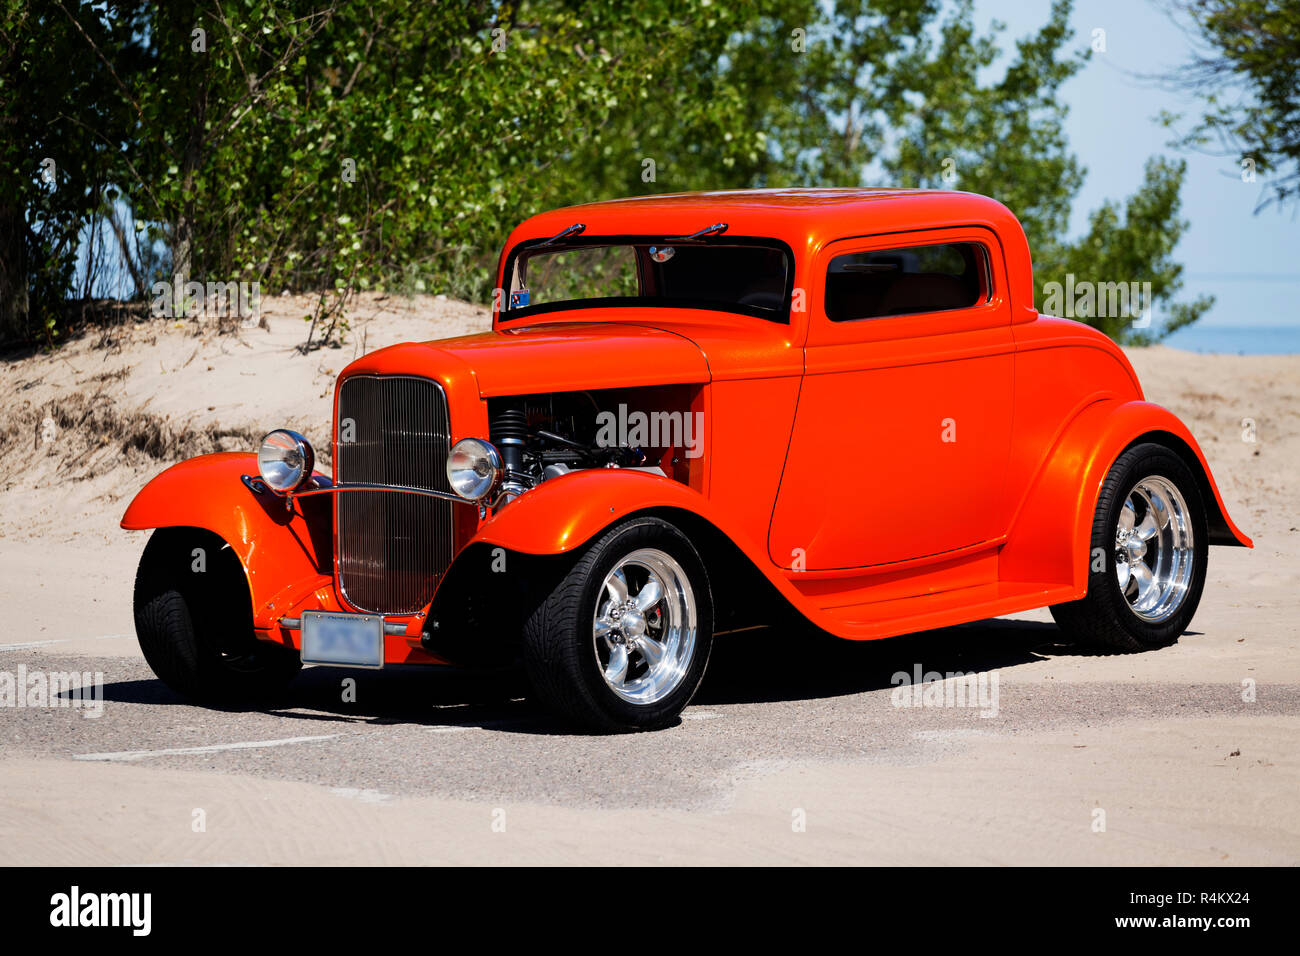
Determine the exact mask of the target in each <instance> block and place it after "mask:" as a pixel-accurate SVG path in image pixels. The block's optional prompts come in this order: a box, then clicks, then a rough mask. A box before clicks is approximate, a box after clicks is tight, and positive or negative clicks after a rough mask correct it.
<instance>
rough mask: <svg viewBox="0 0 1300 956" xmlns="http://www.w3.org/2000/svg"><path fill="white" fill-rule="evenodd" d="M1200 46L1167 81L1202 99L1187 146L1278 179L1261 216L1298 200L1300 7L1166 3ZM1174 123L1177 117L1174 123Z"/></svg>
mask: <svg viewBox="0 0 1300 956" xmlns="http://www.w3.org/2000/svg"><path fill="white" fill-rule="evenodd" d="M1167 7H1168V8H1169V9H1170V11H1171V13H1172V14H1173V15H1174V18H1175V20H1176V21H1179V22H1182V23H1184V24H1186V25H1187V26H1188V27H1189V30H1188V33H1189V34H1190V35H1191V36H1192V37H1193V38H1195V40H1197V41H1198V47H1197V49H1196V51H1195V53H1194V55H1193V57H1192V59H1191V61H1190V62H1189V63H1187V64H1186V65H1185V66H1184V67H1183V68H1182V69H1181V70H1179V71H1178V73H1176V74H1174V75H1173V76H1171V77H1167V79H1168V80H1170V81H1171V82H1172V83H1174V84H1175V85H1177V86H1179V87H1181V88H1183V89H1186V90H1189V91H1191V92H1193V93H1196V94H1198V95H1201V96H1203V97H1204V98H1205V112H1204V115H1203V116H1202V117H1201V120H1200V121H1199V122H1198V123H1197V124H1196V126H1195V127H1194V128H1193V129H1192V131H1191V132H1189V133H1188V134H1186V135H1185V136H1183V137H1182V138H1181V139H1180V143H1181V145H1183V146H1187V147H1194V148H1199V149H1206V150H1211V151H1217V152H1219V153H1221V154H1224V155H1231V156H1233V157H1234V158H1235V159H1236V160H1237V161H1238V162H1239V163H1240V165H1241V169H1242V172H1243V175H1246V176H1249V175H1253V174H1255V173H1273V174H1274V175H1273V177H1272V178H1271V179H1270V180H1268V182H1267V189H1266V190H1265V192H1264V194H1263V198H1262V199H1261V201H1260V204H1259V206H1257V207H1256V211H1257V212H1258V211H1259V209H1261V208H1263V207H1264V206H1266V205H1268V204H1269V203H1270V202H1277V203H1281V204H1287V203H1291V202H1294V201H1295V200H1296V199H1297V197H1300V4H1298V3H1296V2H1295V0H1169V2H1168V3H1167ZM1171 119H1172V118H1171Z"/></svg>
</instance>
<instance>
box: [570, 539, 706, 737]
mask: <svg viewBox="0 0 1300 956" xmlns="http://www.w3.org/2000/svg"><path fill="white" fill-rule="evenodd" d="M643 548H654V549H657V550H660V551H663V552H665V553H667V554H668V555H670V556H671V557H672V558H673V560H675V561H676V562H677V563H678V564H679V565H681V567H682V570H683V571H685V572H686V575H687V578H688V579H689V580H690V585H691V590H692V592H693V593H694V598H695V606H696V618H697V621H696V633H695V647H694V650H693V652H692V656H691V663H690V667H689V668H688V669H687V672H686V674H685V676H684V677H683V678H682V680H681V683H680V684H678V685H677V687H676V688H675V689H674V690H673V692H672V693H671V694H669V695H668V696H667V697H664V698H662V699H661V700H657V701H655V702H654V703H653V704H633V703H631V702H629V701H626V700H624V699H623V698H621V697H619V696H618V695H617V694H615V693H614V691H613V690H611V689H610V687H609V685H608V684H606V683H605V678H604V676H603V675H602V673H601V670H600V666H599V660H598V658H597V656H596V651H595V645H594V637H593V634H592V620H593V618H594V616H595V613H596V609H597V607H598V604H599V601H600V598H601V592H602V590H603V586H604V581H605V577H606V575H608V574H609V572H610V571H612V570H613V569H614V567H615V566H616V565H617V564H618V563H619V561H621V560H622V559H623V558H625V557H627V556H628V555H629V554H631V553H632V552H634V551H639V550H641V549H643ZM592 556H593V563H592V564H591V567H590V571H589V573H588V574H587V579H586V581H585V582H584V584H583V586H582V591H581V598H580V601H579V606H578V608H577V613H576V615H575V620H574V621H573V624H572V627H573V640H574V641H575V643H576V650H577V655H578V657H577V664H578V673H579V677H580V679H581V681H582V684H583V690H584V692H585V694H586V696H588V698H589V699H590V700H592V701H594V702H595V703H596V704H597V706H598V707H599V709H600V710H601V711H603V712H604V713H605V714H607V715H608V716H609V718H610V720H611V721H613V722H614V723H617V724H619V725H622V726H626V727H653V726H661V725H662V723H663V722H664V721H665V719H670V718H671V717H672V716H675V715H676V714H677V713H679V712H680V711H681V710H682V709H683V708H685V707H686V705H687V704H688V703H690V700H691V698H692V697H694V696H695V692H696V690H698V689H699V685H700V681H701V680H702V679H703V677H704V671H705V668H706V667H707V666H708V661H709V654H710V651H711V650H712V645H713V621H714V615H713V596H712V591H711V588H710V586H709V577H708V572H707V570H706V569H705V567H704V562H703V561H702V560H701V559H700V556H699V553H698V552H697V551H696V550H695V547H694V546H693V545H692V544H691V542H690V541H689V539H687V537H686V536H685V535H684V534H683V533H682V532H681V530H680V529H678V528H677V527H676V526H675V525H673V524H670V523H669V522H667V521H663V520H661V519H658V518H639V519H633V520H632V521H629V522H627V523H626V524H623V525H620V526H619V527H617V528H615V529H613V530H612V531H610V532H609V533H608V534H606V535H605V536H604V537H603V538H601V539H600V540H599V541H598V542H597V543H596V544H595V545H594V546H593V555H592Z"/></svg>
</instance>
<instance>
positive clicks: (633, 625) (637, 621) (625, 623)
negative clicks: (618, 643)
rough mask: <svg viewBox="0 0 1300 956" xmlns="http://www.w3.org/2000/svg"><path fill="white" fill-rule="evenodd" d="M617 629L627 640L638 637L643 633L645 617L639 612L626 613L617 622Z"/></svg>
mask: <svg viewBox="0 0 1300 956" xmlns="http://www.w3.org/2000/svg"><path fill="white" fill-rule="evenodd" d="M618 629H619V630H620V631H622V632H623V636H624V637H626V638H627V639H628V640H633V639H634V638H638V637H640V636H641V635H642V634H644V633H645V615H644V614H642V613H641V612H640V611H627V612H625V613H624V614H623V616H622V617H621V618H619V621H618Z"/></svg>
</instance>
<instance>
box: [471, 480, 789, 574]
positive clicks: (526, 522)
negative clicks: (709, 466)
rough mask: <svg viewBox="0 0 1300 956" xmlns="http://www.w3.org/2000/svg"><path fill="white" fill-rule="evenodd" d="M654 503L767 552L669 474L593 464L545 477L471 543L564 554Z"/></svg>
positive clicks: (751, 551)
mask: <svg viewBox="0 0 1300 956" xmlns="http://www.w3.org/2000/svg"><path fill="white" fill-rule="evenodd" d="M653 508H676V509H681V510H684V511H689V512H691V513H693V514H695V515H698V516H699V517H701V518H703V519H704V520H706V521H708V522H709V523H710V524H712V525H714V526H715V527H717V528H718V529H719V530H720V531H722V532H723V533H724V534H727V536H728V537H730V538H731V540H732V541H733V542H735V544H736V545H737V546H738V547H740V549H741V550H742V551H744V552H745V553H746V554H747V555H748V556H749V558H750V560H751V561H754V559H755V556H756V555H759V554H765V553H766V552H765V551H763V550H762V549H761V548H758V547H756V546H755V544H754V542H752V541H748V540H742V539H741V538H740V537H738V536H737V535H735V534H734V533H733V531H734V529H729V528H728V527H727V526H726V524H725V523H724V522H723V520H720V516H719V515H718V514H717V509H716V508H715V507H714V506H713V504H712V502H710V501H709V499H708V498H706V497H704V496H703V495H702V494H700V493H699V492H698V491H695V490H693V489H691V488H688V487H687V486H686V485H683V484H682V483H681V482H678V481H673V480H672V479H671V478H664V477H662V476H660V475H652V474H646V473H645V472H642V471H633V470H630V469H621V468H592V469H588V470H584V471H575V472H573V473H571V474H568V475H564V476H562V477H559V478H552V479H551V480H550V481H545V482H543V483H542V484H540V485H538V486H537V487H536V488H534V489H532V490H531V491H529V492H527V493H526V494H523V495H520V496H519V497H518V498H517V499H515V500H514V501H513V502H511V503H510V504H509V505H508V506H506V507H505V508H502V509H501V510H500V511H499V512H498V513H497V514H496V515H494V516H493V517H492V518H490V519H489V520H488V521H485V522H484V523H483V524H482V525H480V526H479V529H478V533H477V534H475V536H474V538H473V539H472V541H471V542H470V543H471V544H474V543H480V542H481V543H486V544H492V545H499V546H501V547H503V548H506V549H507V550H510V551H520V552H523V553H525V554H564V553H566V552H569V551H573V550H575V549H577V548H579V547H581V546H582V545H583V544H585V543H586V542H588V541H590V540H591V539H592V538H593V537H595V535H596V534H597V533H599V532H600V531H601V530H603V529H604V528H606V527H608V526H609V525H610V524H612V523H614V522H615V521H618V520H620V519H622V518H625V517H627V516H628V515H630V514H632V513H633V512H637V511H646V510H649V509H653ZM759 563H760V562H758V561H755V564H759ZM764 563H765V562H764Z"/></svg>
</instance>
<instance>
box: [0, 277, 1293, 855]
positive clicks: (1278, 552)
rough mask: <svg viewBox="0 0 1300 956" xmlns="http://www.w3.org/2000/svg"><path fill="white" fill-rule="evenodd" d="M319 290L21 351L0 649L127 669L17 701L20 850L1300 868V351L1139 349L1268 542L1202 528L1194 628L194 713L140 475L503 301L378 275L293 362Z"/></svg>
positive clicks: (1151, 388) (1158, 394) (6, 712)
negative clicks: (957, 683) (609, 708)
mask: <svg viewBox="0 0 1300 956" xmlns="http://www.w3.org/2000/svg"><path fill="white" fill-rule="evenodd" d="M308 309H309V304H308V302H307V300H306V299H297V298H287V299H275V300H271V301H268V302H267V303H265V308H264V312H265V314H266V317H267V320H268V325H269V329H260V328H258V329H247V330H243V331H241V332H240V333H238V334H237V335H229V334H227V335H218V334H217V333H216V332H215V330H200V331H199V333H198V334H196V331H195V329H194V328H193V327H192V326H185V325H183V324H177V323H167V322H147V323H140V324H138V325H129V326H127V327H124V328H121V329H119V330H115V331H114V332H113V333H112V334H111V335H108V336H91V337H87V338H83V339H81V340H79V341H76V342H72V343H69V344H68V345H66V346H65V347H63V348H62V349H60V350H59V351H57V352H55V353H53V354H49V355H37V356H33V357H28V358H24V359H21V360H16V361H15V360H11V361H5V362H0V401H2V402H3V407H4V409H5V412H4V418H3V420H0V441H2V442H3V445H2V446H0V447H2V448H3V453H4V457H5V468H4V476H3V478H0V597H2V598H3V600H4V606H5V608H6V614H5V618H4V621H3V623H0V671H5V670H8V671H14V670H16V668H17V667H18V666H20V665H22V666H25V667H26V668H28V669H29V670H32V669H41V668H43V669H45V670H47V671H48V670H55V669H59V668H61V667H62V668H67V669H72V668H74V667H75V668H77V669H80V670H94V669H98V670H103V671H104V673H105V680H106V682H107V694H106V696H107V701H106V704H105V714H104V716H103V717H102V718H100V719H98V720H85V719H83V717H82V715H81V714H79V713H76V712H74V711H68V710H66V709H47V710H27V709H3V710H0V747H3V750H2V751H0V863H16V862H30V863H105V864H116V863H127V864H130V863H205V864H206V863H289V862H303V863H390V862H392V863H397V862H402V863H442V862H464V863H497V862H580V861H584V860H593V861H623V860H625V861H627V862H662V863H688V862H695V863H717V862H745V861H748V862H761V863H789V862H871V863H903V864H906V863H933V862H962V863H1085V864H1128V863H1160V864H1164V863H1192V864H1218V863H1225V864H1242V863H1244V864H1252V863H1254V864H1259V863H1284V864H1295V863H1300V743H1298V742H1297V741H1298V740H1300V738H1298V737H1297V731H1300V654H1298V653H1297V650H1298V645H1300V531H1297V526H1298V525H1300V515H1298V514H1297V503H1298V502H1300V494H1298V492H1300V485H1298V482H1300V477H1298V476H1300V357H1295V356H1259V357H1239V356H1199V355H1194V354H1189V353H1183V352H1179V351H1176V350H1172V349H1168V348H1163V347H1156V348H1151V349H1140V350H1133V351H1132V352H1131V353H1130V356H1131V358H1132V360H1133V363H1134V365H1135V367H1136V368H1137V371H1138V373H1139V376H1140V377H1141V379H1142V382H1143V384H1144V386H1145V388H1146V392H1147V396H1148V398H1149V399H1150V400H1152V401H1156V402H1159V403H1160V404H1163V405H1165V406H1167V407H1169V408H1170V409H1172V410H1173V411H1174V412H1175V413H1177V414H1178V415H1179V416H1180V417H1182V418H1183V420H1184V421H1186V422H1187V423H1188V424H1189V426H1190V427H1191V429H1192V431H1193V433H1194V434H1196V435H1197V437H1198V438H1199V440H1200V442H1201V444H1202V447H1203V448H1204V450H1205V452H1206V455H1207V457H1208V458H1209V460H1210V463H1211V466H1212V467H1213V469H1214V472H1215V475H1216V477H1217V479H1218V481H1219V485H1220V488H1221V490H1222V491H1223V494H1224V497H1225V499H1226V501H1227V503H1228V507H1229V510H1230V512H1231V513H1232V515H1233V516H1234V518H1235V519H1236V520H1237V523H1238V524H1239V525H1240V526H1241V527H1243V528H1244V529H1245V530H1246V531H1247V533H1248V534H1250V535H1252V536H1253V537H1254V539H1255V542H1256V548H1255V549H1254V550H1253V551H1246V550H1244V549H1228V548H1216V549H1214V550H1213V551H1212V553H1211V568H1210V580H1209V584H1208V585H1207V588H1206V592H1205V596H1204V598H1203V600H1202V604H1201V609H1200V611H1199V613H1198V615H1197V617H1196V619H1195V621H1194V622H1193V625H1192V629H1191V631H1190V632H1189V634H1187V635H1186V636H1185V637H1184V638H1183V639H1182V640H1181V641H1180V642H1179V644H1177V645H1176V646H1174V647H1172V648H1168V649H1166V650H1162V651H1160V652H1157V653H1150V654H1143V655H1136V656H1108V655H1098V654H1092V653H1086V652H1081V651H1080V650H1079V649H1076V648H1070V647H1067V646H1063V645H1062V644H1061V643H1060V641H1059V632H1057V631H1056V630H1055V628H1054V627H1053V626H1052V625H1050V623H1047V622H1049V621H1050V618H1049V616H1048V615H1047V614H1046V612H1045V611H1044V612H1034V613H1030V614H1023V615H1016V616H1015V619H1014V620H1013V621H996V622H982V623H980V624H976V625H968V626H966V627H964V628H956V629H949V630H948V631H944V632H937V633H933V634H927V635H917V636H913V637H908V638H903V639H895V640H893V641H889V642H881V643H880V644H879V645H877V646H872V647H867V648H857V647H855V648H851V649H849V650H846V651H845V652H843V653H842V654H832V655H831V658H830V659H829V660H827V661H814V662H811V663H809V664H808V665H807V666H804V667H794V668H792V669H788V670H786V671H785V672H783V673H781V674H776V675H773V674H771V673H767V672H764V671H763V670H762V669H761V664H760V662H761V660H763V659H765V658H764V655H763V653H762V651H763V649H764V648H765V646H766V644H765V643H764V642H767V643H769V644H770V643H775V642H777V641H779V635H776V636H773V635H770V634H769V635H767V636H762V635H761V634H760V635H759V636H755V637H751V638H745V637H743V636H742V635H736V636H733V637H732V638H730V639H729V641H730V644H729V645H727V646H728V647H730V648H731V649H730V650H729V651H728V650H726V649H725V648H724V647H723V646H722V645H720V648H719V653H718V659H717V660H715V662H714V668H713V669H712V671H711V674H710V677H709V679H708V680H707V681H706V684H705V687H704V688H703V689H702V691H701V695H700V697H699V698H698V699H697V701H696V703H695V705H693V706H692V708H690V709H689V710H688V711H687V713H686V715H685V717H686V719H684V720H683V722H682V724H681V725H680V726H679V727H677V728H673V729H671V730H669V731H665V732H663V733H660V734H655V735H641V736H638V737H634V738H586V737H578V736H572V735H568V734H565V733H561V732H559V731H558V730H556V729H555V728H554V727H553V726H552V725H550V724H549V723H548V722H547V720H546V718H545V717H544V716H542V715H539V714H537V713H535V712H534V711H532V710H531V708H530V707H529V705H527V704H526V703H524V702H522V701H520V700H519V697H520V688H519V687H518V686H517V685H516V684H515V683H514V682H512V681H511V680H499V679H485V680H480V679H478V678H465V677H461V676H449V675H444V674H426V673H421V674H418V675H416V676H410V675H406V674H396V673H392V674H390V673H388V672H385V673H384V674H381V675H374V676H371V677H369V678H368V680H369V681H371V683H369V684H366V685H365V686H366V687H367V688H371V690H368V691H367V693H369V694H370V695H371V696H370V697H369V698H368V699H367V704H366V706H363V707H362V708H361V709H360V710H357V709H355V708H353V709H351V710H349V709H348V708H346V707H343V706H341V705H340V704H338V703H337V695H336V684H337V682H336V681H335V676H336V675H337V672H334V673H333V674H330V675H329V676H328V677H325V676H316V675H317V672H309V673H307V674H304V676H303V678H302V679H301V681H300V683H302V684H303V687H302V689H301V690H300V691H297V692H296V693H297V695H298V696H297V697H296V698H295V699H294V700H293V701H292V702H291V706H287V707H286V708H284V709H283V710H282V711H279V712H275V713H271V714H264V713H258V714H244V713H226V712H221V713H217V712H210V711H204V710H201V709H198V708H193V707H190V706H188V705H185V704H182V703H179V702H177V701H176V700H175V699H174V698H172V697H171V696H170V695H169V693H168V692H167V691H166V690H165V689H163V688H161V686H160V685H158V684H157V682H156V681H153V680H152V679H151V676H150V675H149V673H148V670H147V668H146V667H145V665H144V664H143V661H142V660H141V658H140V655H139V651H138V648H137V647H136V644H135V639H134V637H133V634H132V632H133V627H132V622H131V608H130V593H131V580H132V577H133V574H134V567H135V564H136V561H137V559H138V557H139V553H140V551H141V550H142V548H143V546H144V542H145V538H146V536H145V535H144V534H143V533H126V532H122V531H121V530H120V529H118V527H117V521H118V518H119V517H120V514H121V512H122V510H123V509H124V508H125V505H126V503H127V501H129V498H130V495H131V494H133V493H134V492H135V490H137V489H138V488H139V486H140V485H142V484H143V483H144V481H145V480H147V479H148V478H149V477H150V476H151V475H152V474H154V473H156V472H157V471H159V470H161V469H162V468H163V467H165V465H166V464H168V463H169V462H170V461H171V460H175V459H177V458H181V457H188V456H189V455H190V454H195V453H199V452H202V451H210V450H214V449H215V448H245V447H248V444H249V442H250V441H251V440H252V438H255V437H256V436H257V435H260V434H261V433H262V432H263V431H265V430H266V429H267V428H268V427H272V426H275V425H284V426H288V427H294V428H297V429H298V430H300V431H303V432H304V433H306V434H307V435H308V436H309V437H317V438H323V437H324V436H325V435H327V434H328V427H329V412H330V409H329V404H330V402H329V398H330V389H331V386H332V383H333V379H334V376H335V375H336V374H337V372H338V371H339V370H340V369H342V368H343V366H344V365H346V364H347V363H348V362H349V361H351V359H352V358H353V357H354V356H356V355H358V354H361V353H362V352H363V351H368V350H371V349H373V348H376V347H379V346H382V345H386V344H390V343H393V342H397V341H402V340H407V339H427V338H434V337H443V336H447V335H454V334H460V333H463V332H466V331H473V330H476V329H479V328H483V327H485V326H486V324H487V316H486V313H485V312H484V310H482V309H478V308H476V307H473V306H469V305H466V304H464V303H458V302H453V301H438V300H433V299H421V300H415V301H410V300H403V299H397V298H392V299H380V298H379V297H377V296H367V297H366V298H365V299H363V300H362V302H361V303H360V304H359V305H358V307H357V308H356V309H355V311H354V313H353V316H352V327H351V329H350V330H349V332H348V334H347V336H346V339H345V341H344V343H343V345H342V347H340V348H327V349H321V350H318V351H313V352H311V353H309V354H307V355H303V354H300V353H299V352H298V351H297V350H296V349H295V346H297V345H298V344H299V343H301V342H302V341H303V340H304V339H305V337H306V323H304V322H303V320H302V316H303V314H304V313H305V312H306V311H308ZM250 436H252V437H250ZM47 439H49V440H47ZM124 448H126V450H125V451H124V450H123V449H124ZM918 661H919V662H921V663H922V664H923V666H924V667H925V668H926V669H936V670H957V669H962V670H983V671H994V670H995V671H996V672H997V673H998V674H999V676H1000V679H1001V713H1000V714H999V715H998V716H997V717H996V718H994V719H988V720H985V719H981V718H980V717H979V715H978V714H976V713H972V712H970V711H962V712H954V711H952V710H945V711H934V710H927V711H920V710H906V709H902V710H900V709H898V708H895V707H893V706H892V705H891V702H890V687H889V674H890V673H892V672H893V670H898V669H906V670H910V669H911V666H912V663H913V662H918ZM1243 682H1246V683H1247V684H1248V685H1253V686H1255V688H1256V694H1255V699H1254V700H1243V699H1242V696H1243V694H1242V692H1243ZM1247 696H1249V695H1247ZM285 741H289V742H287V743H286V742H285ZM234 745H241V746H239V747H238V748H236V747H234ZM242 745H252V746H242ZM204 748H211V749H204ZM178 749H179V750H181V751H189V752H180V753H176V752H172V751H176V750H178ZM86 758H92V759H86ZM199 809H201V810H203V811H204V819H205V828H204V829H203V830H202V831H198V832H196V829H195V825H194V822H193V821H194V811H195V810H199ZM1098 811H1103V812H1104V817H1102V818H1101V819H1102V820H1103V821H1104V829H1101V828H1100V826H1101V824H1100V823H1099V816H1098Z"/></svg>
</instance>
